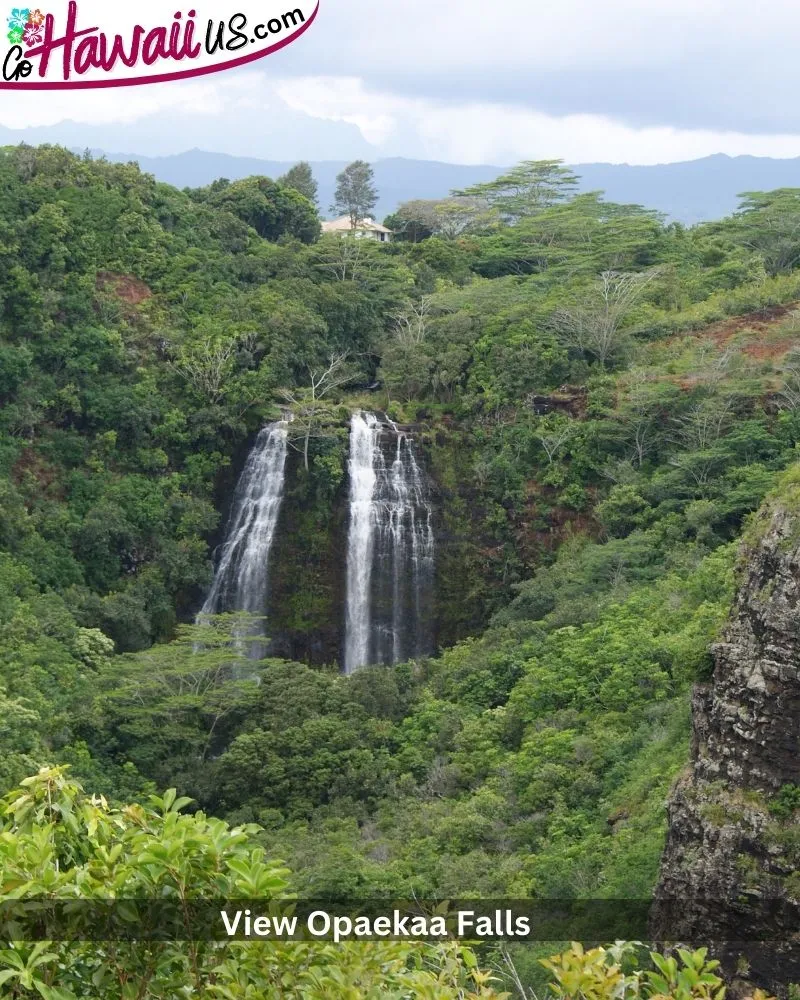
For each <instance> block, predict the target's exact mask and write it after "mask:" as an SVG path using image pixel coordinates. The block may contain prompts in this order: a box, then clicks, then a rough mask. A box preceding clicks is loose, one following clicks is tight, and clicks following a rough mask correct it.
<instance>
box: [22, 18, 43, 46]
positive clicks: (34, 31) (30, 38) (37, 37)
mask: <svg viewBox="0 0 800 1000" xmlns="http://www.w3.org/2000/svg"><path fill="white" fill-rule="evenodd" d="M23 37H24V39H25V44H26V45H28V46H31V45H41V44H42V42H43V41H44V33H43V32H42V29H41V27H40V26H39V25H38V24H33V23H32V22H30V21H29V22H28V24H26V25H25V34H24V36H23Z"/></svg>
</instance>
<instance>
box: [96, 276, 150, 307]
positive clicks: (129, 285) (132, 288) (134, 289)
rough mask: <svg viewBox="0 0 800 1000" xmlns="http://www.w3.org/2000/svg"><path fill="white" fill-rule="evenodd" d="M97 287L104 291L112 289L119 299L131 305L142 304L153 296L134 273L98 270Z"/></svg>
mask: <svg viewBox="0 0 800 1000" xmlns="http://www.w3.org/2000/svg"><path fill="white" fill-rule="evenodd" d="M97 287H98V288H99V289H101V290H102V291H111V292H113V293H114V295H116V296H117V298H118V299H121V300H122V301H123V302H126V303H127V304H128V305H131V306H138V305H141V303H142V302H146V301H147V300H148V299H151V298H152V297H153V293H152V292H151V291H150V289H149V288H148V287H147V285H146V284H145V283H144V282H143V281H140V280H139V278H134V277H133V275H132V274H116V273H115V272H113V271H98V272H97Z"/></svg>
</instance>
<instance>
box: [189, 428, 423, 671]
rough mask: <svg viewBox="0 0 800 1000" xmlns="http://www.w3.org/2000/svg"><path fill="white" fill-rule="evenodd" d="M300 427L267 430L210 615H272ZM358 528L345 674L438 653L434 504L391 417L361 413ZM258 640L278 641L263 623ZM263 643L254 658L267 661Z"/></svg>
mask: <svg viewBox="0 0 800 1000" xmlns="http://www.w3.org/2000/svg"><path fill="white" fill-rule="evenodd" d="M289 428H290V422H289V421H288V420H282V421H279V422H278V423H275V424H271V425H270V426H268V427H265V428H264V429H263V430H262V431H261V433H260V434H259V436H258V439H257V441H256V443H255V445H254V447H253V449H252V451H251V452H250V455H249V457H248V459H247V464H246V465H245V468H244V471H243V472H242V474H241V477H240V479H239V483H238V485H237V487H236V492H235V495H234V500H233V505H232V508H231V515H230V518H229V522H228V527H227V530H226V536H225V541H224V543H223V545H222V546H221V548H220V550H219V553H218V556H217V569H216V573H215V574H214V580H213V583H212V585H211V589H210V591H209V594H208V597H207V598H206V602H205V604H204V605H203V608H202V610H201V612H200V616H199V619H202V618H203V616H207V615H212V614H220V613H222V612H232V611H246V612H249V613H251V614H254V615H259V616H264V615H265V613H266V610H267V606H268V598H269V563H270V553H271V551H272V548H273V545H274V544H275V542H276V540H277V536H278V534H279V531H278V528H279V520H280V511H281V506H282V503H283V496H284V488H285V480H286V466H287V455H288V446H289ZM348 468H349V482H350V486H349V524H348V535H347V560H346V566H345V567H344V571H345V573H344V575H345V580H344V581H343V582H344V583H345V587H346V614H345V622H344V643H343V669H344V672H345V673H348V674H349V673H352V672H353V671H355V670H357V669H358V668H359V667H364V666H370V665H374V664H393V663H402V662H404V661H405V660H408V659H411V658H412V657H419V656H425V655H429V654H430V653H432V652H433V648H432V647H433V639H432V636H433V623H432V619H431V616H432V611H431V609H432V604H433V588H434V556H435V543H434V527H433V519H434V513H433V505H432V502H431V495H430V488H429V484H428V479H427V477H426V475H425V474H424V472H423V470H422V469H421V468H420V465H419V462H418V461H417V456H416V450H415V446H414V442H413V440H412V439H411V438H410V437H409V436H408V434H406V433H405V432H404V431H402V430H401V429H400V428H398V427H397V425H396V424H394V423H392V421H390V420H388V419H387V418H385V417H384V418H379V417H378V416H377V415H376V414H374V413H363V412H360V411H359V412H356V413H354V414H353V417H352V420H351V425H350V459H349V465H348ZM256 629H257V631H256V634H257V635H268V634H269V629H268V625H267V623H266V621H265V619H264V617H261V619H260V624H259V625H258V626H257V627H256ZM264 647H265V644H263V643H261V644H259V643H258V642H256V643H253V645H252V647H251V648H249V649H248V655H250V656H253V657H262V656H264V655H266V649H265V648H264Z"/></svg>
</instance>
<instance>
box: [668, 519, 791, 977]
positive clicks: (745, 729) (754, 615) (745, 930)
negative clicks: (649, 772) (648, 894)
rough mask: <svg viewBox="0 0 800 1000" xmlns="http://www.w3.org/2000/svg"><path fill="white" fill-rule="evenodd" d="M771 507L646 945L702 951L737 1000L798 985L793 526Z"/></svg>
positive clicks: (684, 789)
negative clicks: (708, 950)
mask: <svg viewBox="0 0 800 1000" xmlns="http://www.w3.org/2000/svg"><path fill="white" fill-rule="evenodd" d="M792 507H793V505H792V504H787V503H785V502H782V501H775V502H774V503H772V504H771V505H769V506H768V507H767V508H766V509H765V510H764V511H763V512H762V513H761V515H760V516H759V520H758V521H757V523H756V525H755V530H754V532H753V535H754V537H753V538H751V539H750V540H749V541H748V542H746V543H745V546H744V548H743V553H742V555H743V577H742V582H741V585H740V588H739V592H738V596H737V600H736V604H735V607H734V612H733V615H732V618H731V621H730V623H729V624H728V626H727V628H726V630H725V633H724V635H723V638H722V641H721V642H720V643H718V644H717V645H716V646H715V647H714V648H713V650H712V653H713V658H714V673H713V678H712V680H711V682H710V683H708V684H704V685H699V686H698V687H697V688H696V689H695V692H694V703H693V747H692V764H691V768H690V770H689V771H688V772H687V773H686V774H685V775H684V776H683V777H682V778H681V779H680V780H679V782H678V783H677V785H676V787H675V788H674V789H673V792H672V795H671V798H670V802H669V807H668V808H669V835H668V840H667V845H666V849H665V852H664V856H663V859H662V866H661V874H660V880H659V885H658V889H657V900H656V904H655V906H654V909H653V913H652V923H651V931H652V934H653V936H654V937H655V938H657V939H659V940H660V941H663V942H676V941H681V942H684V943H686V944H691V945H694V946H700V945H702V944H711V947H712V950H713V951H715V953H716V955H717V957H719V958H720V959H721V960H722V962H723V968H724V970H725V972H726V974H727V976H728V978H729V981H730V982H731V985H732V992H731V995H732V996H746V995H749V994H751V993H752V989H753V987H754V986H759V987H761V988H764V989H767V990H769V991H770V992H772V993H775V994H777V995H779V996H785V995H787V992H788V986H789V984H792V983H800V877H798V874H797V868H798V860H800V817H799V816H798V814H797V813H795V814H794V816H793V817H791V816H789V817H786V816H784V815H782V814H781V818H778V817H777V816H776V814H775V812H774V806H775V803H776V801H777V798H776V796H777V795H778V793H780V790H781V789H782V788H784V787H785V786H787V785H797V786H800V739H799V737H800V612H799V611H798V603H800V513H797V512H795V511H794V510H793V509H792Z"/></svg>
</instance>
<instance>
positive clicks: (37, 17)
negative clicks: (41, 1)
mask: <svg viewBox="0 0 800 1000" xmlns="http://www.w3.org/2000/svg"><path fill="white" fill-rule="evenodd" d="M46 18H47V14H43V13H42V12H41V11H40V10H39V8H38V7H37V8H36V10H32V11H31V12H30V13H29V14H28V24H29V25H30V24H33V25H35V26H36V27H37V28H38V27H40V26H41V25H43V24H44V22H45V19H46Z"/></svg>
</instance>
